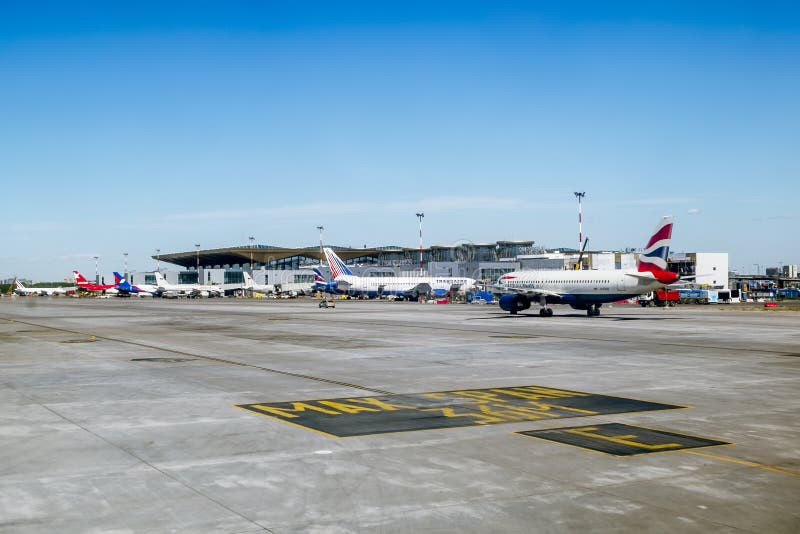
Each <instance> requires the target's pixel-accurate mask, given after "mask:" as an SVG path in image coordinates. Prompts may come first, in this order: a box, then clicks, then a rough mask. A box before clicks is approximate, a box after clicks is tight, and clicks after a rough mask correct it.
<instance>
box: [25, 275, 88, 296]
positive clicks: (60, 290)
mask: <svg viewBox="0 0 800 534" xmlns="http://www.w3.org/2000/svg"><path fill="white" fill-rule="evenodd" d="M14 286H15V287H14V293H16V294H17V295H22V296H26V297H27V296H29V295H41V296H43V297H49V296H52V295H66V294H67V292H68V291H69V292H74V291H75V288H74V287H25V286H24V285H23V284H22V282H20V281H19V280H17V279H16V278H15V279H14Z"/></svg>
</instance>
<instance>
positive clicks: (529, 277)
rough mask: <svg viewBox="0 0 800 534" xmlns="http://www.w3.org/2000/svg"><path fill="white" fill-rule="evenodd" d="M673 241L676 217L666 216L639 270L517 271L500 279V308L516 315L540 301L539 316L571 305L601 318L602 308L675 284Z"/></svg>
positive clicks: (496, 289)
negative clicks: (671, 256) (671, 255)
mask: <svg viewBox="0 0 800 534" xmlns="http://www.w3.org/2000/svg"><path fill="white" fill-rule="evenodd" d="M671 238H672V217H671V216H669V217H663V218H662V219H661V221H660V222H659V223H658V226H657V227H656V231H655V232H654V233H653V235H652V236H651V237H650V239H649V240H648V242H647V246H646V247H645V249H644V251H642V253H641V255H640V256H639V265H638V268H637V270H636V271H622V270H603V271H600V270H597V271H593V270H589V271H581V270H577V271H566V270H558V271H515V272H513V273H508V274H505V275H503V276H501V277H500V279H499V280H498V281H497V284H496V285H494V286H493V289H494V290H495V291H497V292H500V293H504V294H503V295H502V296H501V297H500V302H499V304H500V308H502V309H503V310H505V311H507V312H511V313H512V314H515V313H517V312H521V311H523V310H527V309H528V308H530V307H531V303H532V302H538V303H539V305H540V306H541V308H540V309H539V315H541V316H542V317H551V316H552V315H553V310H552V308H548V307H547V305H548V304H569V305H570V306H572V308H574V309H576V310H586V315H588V316H589V317H592V316H597V315H600V306H602V305H603V303H606V302H616V301H618V300H624V299H628V298H631V297H634V296H636V295H642V294H644V293H649V292H650V291H653V290H655V289H661V288H663V287H665V286H667V285H669V284H673V283H675V282H676V281H677V280H678V278H679V276H678V274H676V273H673V272H670V271H667V257H668V256H669V245H670V240H671Z"/></svg>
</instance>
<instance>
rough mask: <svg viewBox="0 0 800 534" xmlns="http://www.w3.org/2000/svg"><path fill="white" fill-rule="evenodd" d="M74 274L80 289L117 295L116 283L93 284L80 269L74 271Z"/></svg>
mask: <svg viewBox="0 0 800 534" xmlns="http://www.w3.org/2000/svg"><path fill="white" fill-rule="evenodd" d="M72 276H74V277H75V282H76V283H77V284H78V289H80V290H81V291H88V292H90V293H100V294H102V295H116V294H117V289H116V284H93V283H91V282H89V281H88V280H87V279H86V278H84V276H83V275H82V274H81V273H79V272H78V271H72Z"/></svg>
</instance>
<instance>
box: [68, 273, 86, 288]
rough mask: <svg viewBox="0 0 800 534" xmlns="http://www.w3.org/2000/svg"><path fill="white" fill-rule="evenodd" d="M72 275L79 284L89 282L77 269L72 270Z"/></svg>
mask: <svg viewBox="0 0 800 534" xmlns="http://www.w3.org/2000/svg"><path fill="white" fill-rule="evenodd" d="M72 276H74V277H75V282H77V284H78V285H79V286H82V285H86V284H88V283H89V281H88V280H87V279H86V278H84V277H83V275H82V274H81V273H79V272H78V271H72Z"/></svg>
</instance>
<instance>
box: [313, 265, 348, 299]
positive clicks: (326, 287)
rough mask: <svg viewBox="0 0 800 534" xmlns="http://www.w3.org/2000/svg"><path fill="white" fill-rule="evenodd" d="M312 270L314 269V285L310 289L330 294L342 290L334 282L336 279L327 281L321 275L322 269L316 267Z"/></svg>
mask: <svg viewBox="0 0 800 534" xmlns="http://www.w3.org/2000/svg"><path fill="white" fill-rule="evenodd" d="M312 270H313V271H314V285H313V286H312V287H311V289H312V290H314V291H319V292H320V293H330V294H337V293H342V291H340V290H339V287H338V286H339V285H338V284H337V283H336V280H331V281H330V282H328V281H327V280H326V279H325V277H324V276H323V275H322V271H320V270H319V269H317V268H316V267H314V269H312Z"/></svg>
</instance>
